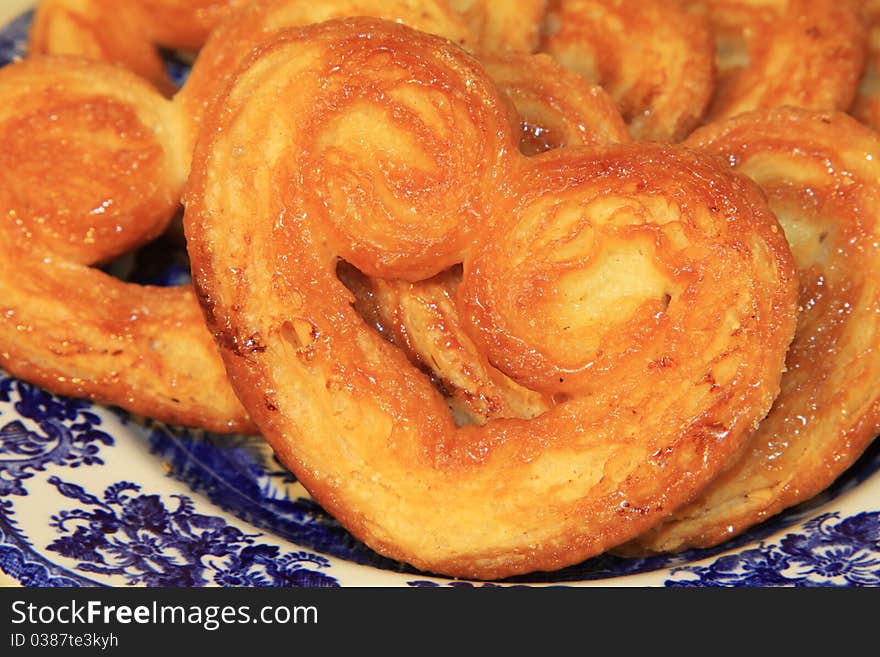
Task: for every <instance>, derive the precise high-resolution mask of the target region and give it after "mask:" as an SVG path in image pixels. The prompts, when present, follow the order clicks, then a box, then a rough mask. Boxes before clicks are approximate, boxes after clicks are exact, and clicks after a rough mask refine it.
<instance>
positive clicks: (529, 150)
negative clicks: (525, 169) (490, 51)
mask: <svg viewBox="0 0 880 657" xmlns="http://www.w3.org/2000/svg"><path fill="white" fill-rule="evenodd" d="M480 63H481V64H482V65H483V67H484V68H485V69H486V71H487V72H488V73H489V76H490V77H491V78H492V81H493V82H495V84H496V85H497V86H498V87H499V89H501V91H502V92H504V94H505V95H506V96H507V97H508V98H509V99H510V101H511V102H512V103H513V106H514V109H515V110H516V122H517V124H518V127H519V129H520V132H521V135H522V136H521V138H520V150H521V151H522V152H523V154H524V155H537V154H538V153H541V152H543V151H547V150H551V149H553V148H560V147H563V146H586V145H591V144H621V143H623V142H626V141H630V136H629V132H628V131H627V129H626V124H625V123H624V122H623V118H622V117H621V115H620V112H618V111H617V107H616V106H615V104H614V101H613V100H611V98H610V97H609V96H608V94H607V93H606V92H605V91H604V90H603V89H602V87H599V86H598V85H593V84H590V83H589V82H588V81H587V80H585V79H584V77H583V76H580V75H578V74H577V73H574V72H573V71H570V70H568V69H566V68H565V67H564V66H562V65H560V64H558V63H556V62H555V61H553V59H551V58H550V57H549V56H547V55H544V54H539V55H526V54H521V53H506V54H503V55H483V56H481V57H480Z"/></svg>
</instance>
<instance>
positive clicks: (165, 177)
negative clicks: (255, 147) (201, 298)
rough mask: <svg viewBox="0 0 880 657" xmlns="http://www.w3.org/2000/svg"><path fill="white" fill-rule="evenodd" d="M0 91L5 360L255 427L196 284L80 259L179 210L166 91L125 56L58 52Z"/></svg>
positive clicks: (230, 426) (116, 249)
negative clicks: (127, 277)
mask: <svg viewBox="0 0 880 657" xmlns="http://www.w3.org/2000/svg"><path fill="white" fill-rule="evenodd" d="M0 95H2V97H3V99H4V103H3V107H2V109H0V166H2V171H3V176H4V184H3V185H2V187H0V215H2V216H3V219H4V220H3V221H2V223H0V237H2V239H0V366H2V367H3V368H4V369H5V370H6V371H8V372H10V373H12V374H13V375H15V376H20V377H22V378H25V379H27V380H29V381H32V382H35V383H37V384H39V385H42V386H44V387H46V388H47V389H49V390H53V391H55V392H58V393H62V394H68V395H72V396H76V397H89V398H92V399H96V400H99V401H102V402H107V403H111V404H117V405H120V406H124V407H126V408H128V409H130V410H133V411H135V412H137V413H142V414H144V415H147V416H150V417H155V418H159V419H162V420H165V421H168V422H175V423H180V424H196V425H199V426H205V427H208V428H211V429H214V430H216V431H250V430H252V428H253V425H252V424H251V423H250V422H249V421H248V420H247V414H246V412H245V411H244V409H243V408H242V407H241V405H240V404H239V402H238V400H237V399H236V397H235V395H234V394H233V393H232V390H231V388H230V387H229V385H228V383H227V381H226V375H225V372H224V370H223V364H222V362H221V361H220V358H219V356H218V354H217V349H216V347H215V345H214V344H213V343H212V341H211V336H210V334H209V333H208V332H207V331H206V330H205V327H204V322H203V320H202V317H201V314H200V311H199V307H198V304H197V303H196V300H195V296H194V294H193V292H192V289H191V288H149V287H142V286H139V285H133V284H127V283H123V282H122V281H119V280H118V279H115V278H113V277H111V276H109V275H107V274H105V273H103V272H102V271H100V270H99V269H96V268H93V267H90V266H89V265H93V264H100V263H103V262H106V261H108V260H110V259H112V258H114V257H116V256H118V255H120V254H121V253H124V252H126V251H128V250H129V249H131V248H134V247H136V246H137V245H139V244H140V243H142V242H143V241H146V240H149V239H152V238H154V237H156V236H157V235H159V234H160V233H161V232H162V231H163V230H164V228H165V227H166V226H167V224H168V222H169V221H170V220H171V218H172V217H173V216H174V214H175V212H176V211H177V209H178V207H179V203H180V194H181V191H182V188H183V184H184V180H185V177H186V166H187V163H188V160H189V156H188V154H184V153H182V152H181V151H180V144H181V143H183V142H184V140H183V139H181V136H180V135H181V134H182V133H183V132H184V129H183V127H182V126H181V122H180V120H179V119H178V117H177V116H176V113H175V111H174V107H173V106H172V104H171V103H170V102H169V101H167V100H165V99H164V98H162V97H161V96H160V95H159V94H158V93H157V92H156V91H154V90H153V88H152V87H150V86H149V85H148V84H147V83H146V82H144V81H142V80H141V79H140V78H137V77H135V76H134V75H133V74H131V73H129V72H127V71H124V70H122V69H120V68H116V67H112V66H110V65H106V64H100V63H92V62H87V61H85V60H79V59H64V58H37V59H29V60H26V61H24V62H21V63H17V64H12V65H9V66H7V67H4V68H3V69H0Z"/></svg>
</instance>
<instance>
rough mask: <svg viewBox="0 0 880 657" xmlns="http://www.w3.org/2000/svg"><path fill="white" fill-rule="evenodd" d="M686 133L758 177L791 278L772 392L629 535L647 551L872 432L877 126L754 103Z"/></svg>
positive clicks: (740, 506)
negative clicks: (749, 421) (725, 463)
mask: <svg viewBox="0 0 880 657" xmlns="http://www.w3.org/2000/svg"><path fill="white" fill-rule="evenodd" d="M688 144H689V145H690V146H693V147H697V148H700V149H702V150H706V151H709V152H711V153H715V154H717V155H719V156H721V157H722V158H723V159H724V160H725V161H727V162H729V163H730V165H731V166H732V167H733V168H734V169H736V170H737V171H739V172H742V173H744V174H746V175H748V176H750V177H751V178H752V179H754V180H755V181H756V182H757V183H759V184H760V185H761V187H763V189H764V191H765V193H766V194H767V197H768V199H769V201H770V207H771V208H772V209H773V210H774V211H775V213H776V215H777V216H778V217H779V220H780V221H781V223H782V226H783V227H784V228H785V232H786V235H787V236H788V240H789V242H790V243H791V246H792V250H793V253H794V258H795V261H796V264H797V268H798V276H799V278H800V287H801V292H800V301H799V315H798V328H797V334H796V336H795V339H794V342H793V344H792V346H791V349H790V350H789V353H788V359H787V363H786V365H787V369H786V372H785V374H784V375H783V377H782V392H781V393H780V396H779V398H778V399H777V400H776V402H775V404H774V407H773V410H772V411H771V412H770V415H769V416H768V417H767V418H766V419H765V420H764V421H763V422H762V423H761V426H760V427H759V429H758V431H757V433H756V434H755V435H754V437H753V438H752V439H751V441H750V443H749V447H748V451H747V452H746V455H745V457H744V458H743V459H742V460H740V461H739V462H738V463H737V464H736V465H735V466H734V467H733V468H731V469H730V470H729V471H728V472H726V473H724V474H723V475H722V476H721V477H719V478H718V480H716V481H715V482H713V483H712V485H711V486H710V487H709V488H708V490H707V491H706V492H704V493H703V494H702V495H701V496H700V498H699V499H698V500H697V501H695V502H694V503H692V504H691V505H689V506H688V507H686V508H685V509H683V510H682V511H680V512H679V513H677V514H675V515H674V516H673V517H672V518H671V519H669V520H667V521H665V522H664V523H663V525H661V526H660V527H659V528H657V529H655V530H654V531H652V532H649V533H648V534H647V535H646V536H644V537H640V538H639V540H638V541H637V547H639V548H642V549H647V550H651V551H670V550H680V549H682V548H686V547H693V546H711V545H715V544H717V543H721V542H722V541H724V540H727V539H728V538H730V537H731V536H733V535H736V534H739V533H741V532H742V531H743V530H745V529H747V528H748V527H750V526H752V525H753V524H755V523H757V522H760V521H761V520H764V519H765V518H768V517H770V516H771V515H773V514H775V513H778V512H779V511H782V510H783V509H785V508H788V507H790V506H792V505H794V504H797V503H798V502H801V501H803V500H806V499H809V498H810V497H812V496H814V495H816V494H817V493H819V492H820V491H822V490H823V489H825V488H826V487H828V486H829V485H830V484H831V483H832V482H833V481H834V480H835V479H836V478H837V477H838V476H839V475H840V474H842V473H843V471H844V470H846V468H848V467H849V466H850V465H852V463H853V462H854V461H855V460H856V459H857V458H858V456H859V455H860V454H861V453H862V452H863V451H864V449H865V448H866V447H867V446H868V445H869V444H870V443H871V441H872V440H873V439H874V437H875V436H876V435H877V434H878V433H880V353H878V351H877V345H878V342H880V285H878V281H880V257H878V256H880V239H878V237H880V224H878V211H877V207H878V206H877V203H878V201H880V182H878V181H880V138H878V136H877V134H876V133H875V132H873V131H872V130H869V129H867V128H865V127H864V126H862V125H860V124H859V123H857V122H856V121H855V120H853V119H852V118H850V117H848V116H846V115H843V114H839V113H832V112H810V111H806V110H798V109H794V108H787V109H779V110H764V111H761V112H755V113H751V114H747V115H744V116H741V117H738V118H736V119H733V120H731V121H729V122H725V123H719V124H714V125H712V126H707V127H706V128H703V129H701V130H699V131H697V132H696V133H694V135H692V136H691V138H690V139H689V140H688Z"/></svg>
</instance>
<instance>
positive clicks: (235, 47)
mask: <svg viewBox="0 0 880 657" xmlns="http://www.w3.org/2000/svg"><path fill="white" fill-rule="evenodd" d="M346 16H375V17H377V18H383V19H386V20H391V21H397V22H399V23H403V24H405V25H409V26H410V27H413V28H415V29H417V30H422V31H425V32H429V33H431V34H438V35H440V36H443V37H445V38H447V39H450V40H451V41H454V42H455V43H458V44H460V45H462V46H464V47H466V48H468V49H469V50H475V49H476V48H477V40H476V37H475V36H474V34H473V33H472V32H471V31H470V29H469V28H468V26H467V25H466V24H465V22H464V19H462V18H461V17H460V16H459V15H458V14H456V13H455V12H453V11H452V9H450V7H449V6H448V5H447V3H446V0H327V1H325V2H312V1H310V0H253V1H252V2H250V3H249V4H248V5H247V6H245V7H243V8H242V9H241V10H239V11H236V12H235V13H234V15H232V16H230V17H229V18H228V19H227V20H225V21H223V22H221V23H220V24H219V25H218V26H217V27H216V29H215V30H214V32H213V33H212V35H211V37H210V38H209V39H208V41H207V43H206V44H205V46H204V48H203V49H202V50H201V52H200V53H199V57H198V58H197V59H196V62H195V64H194V66H193V68H192V72H191V73H190V76H189V78H188V79H187V82H186V85H184V87H183V89H182V91H181V93H180V96H179V101H180V102H181V103H182V104H183V107H184V108H185V111H186V112H187V114H189V116H190V117H191V120H192V123H193V130H194V133H195V131H197V130H198V127H199V125H200V124H201V117H202V115H203V114H204V112H205V109H206V107H207V105H208V103H209V102H210V101H211V99H212V98H213V97H214V95H215V94H216V93H217V91H218V90H220V89H222V88H223V87H224V85H225V81H226V80H227V78H228V77H229V75H230V74H231V72H232V71H234V70H235V69H236V68H237V67H238V65H239V64H240V63H241V62H242V60H243V59H244V58H245V57H247V55H248V54H249V53H250V52H251V50H253V49H254V48H255V47H256V46H258V45H259V44H260V42H261V41H263V40H265V39H267V38H269V37H270V36H271V35H272V33H273V32H276V31H278V30H280V29H284V28H293V27H301V26H303V25H309V24H312V23H319V22H321V21H325V20H330V19H334V18H343V17H346Z"/></svg>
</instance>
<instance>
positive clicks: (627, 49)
mask: <svg viewBox="0 0 880 657" xmlns="http://www.w3.org/2000/svg"><path fill="white" fill-rule="evenodd" d="M541 50H542V51H544V52H547V53H549V54H550V55H552V56H553V57H554V59H556V60H557V61H558V62H560V63H561V64H563V65H565V66H567V67H569V68H571V69H573V70H575V71H578V72H579V73H581V74H582V75H584V76H586V77H587V78H588V79H589V80H591V81H592V82H594V83H596V84H600V85H601V86H603V87H604V88H605V89H606V90H607V91H608V93H609V94H610V95H611V97H612V98H614V100H615V101H616V102H617V103H618V106H619V108H620V111H621V113H622V114H623V117H624V119H625V120H626V121H627V123H628V124H629V126H630V130H631V131H632V134H633V136H634V137H635V138H637V139H647V140H661V141H678V140H681V139H683V138H684V137H686V136H687V135H688V134H689V133H690V131H691V130H692V129H693V128H695V127H696V126H697V125H698V124H699V123H700V121H701V119H702V118H703V116H704V114H705V112H706V109H707V108H708V106H709V101H710V99H711V97H712V92H713V90H714V80H715V69H714V53H715V50H714V45H713V42H712V33H711V31H710V30H709V26H708V23H707V21H706V20H705V18H704V17H703V16H700V15H697V14H694V13H689V12H687V11H685V9H684V7H683V6H682V4H681V3H680V2H678V1H677V0H642V1H640V2H604V1H603V0H551V2H550V8H549V10H548V12H547V18H546V21H545V27H544V36H543V38H542V43H541Z"/></svg>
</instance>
